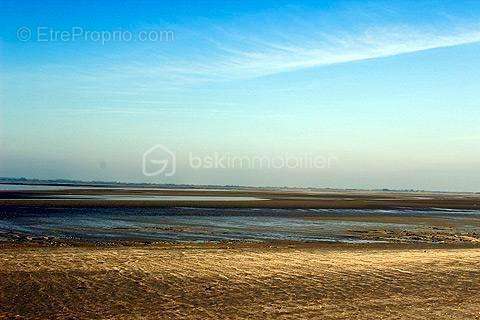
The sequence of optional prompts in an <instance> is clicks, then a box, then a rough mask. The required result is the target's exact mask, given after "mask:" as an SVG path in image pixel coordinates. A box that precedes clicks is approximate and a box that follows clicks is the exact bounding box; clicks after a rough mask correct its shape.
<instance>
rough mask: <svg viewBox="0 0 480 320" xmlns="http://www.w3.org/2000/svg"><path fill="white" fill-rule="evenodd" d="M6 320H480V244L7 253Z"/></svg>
mask: <svg viewBox="0 0 480 320" xmlns="http://www.w3.org/2000/svg"><path fill="white" fill-rule="evenodd" d="M0 279H1V281H0V318H4V319H9V318H12V319H169V318H171V319H247V318H248V319H252V318H253V319H265V318H267V319H268V318H270V319H279V318H280V319H305V318H309V319H380V318H381V319H478V318H479V317H480V302H479V300H478V295H479V294H480V280H479V279H480V248H479V247H475V246H473V245H469V246H458V245H457V246H454V245H436V246H433V245H420V244H363V245H359V244H357V245H348V244H330V245H329V244H307V243H303V244H302V243H290V244H289V243H284V244H275V243H250V244H248V243H242V244H239V243H231V244H228V243H227V244H214V243H210V244H190V245H181V244H164V245H152V246H135V245H134V246H124V247H122V246H111V247H108V246H103V247H98V246H92V245H76V246H66V247H61V246H60V247H51V246H35V245H31V244H30V245H28V244H27V245H11V244H7V245H5V246H4V247H2V248H1V249H0Z"/></svg>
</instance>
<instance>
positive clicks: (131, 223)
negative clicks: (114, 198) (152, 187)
mask: <svg viewBox="0 0 480 320" xmlns="http://www.w3.org/2000/svg"><path fill="white" fill-rule="evenodd" d="M372 213H375V214H376V215H389V216H392V215H394V216H395V215H396V216H427V217H442V218H446V219H454V220H455V219H463V218H465V217H471V216H472V215H477V216H478V217H480V212H479V211H475V212H472V211H465V212H463V211H455V212H452V211H439V210H430V211H428V210H427V211H425V210H423V211H414V210H373V211H372V210H345V209H201V208H45V207H16V208H0V234H1V233H4V234H5V233H9V234H12V233H19V234H23V235H32V236H53V237H57V238H70V239H72V238H73V239H83V240H92V241H99V240H103V241H105V240H109V239H110V240H142V241H143V240H145V241H222V240H244V241H245V240H249V241H267V240H293V241H340V242H361V241H363V240H362V239H360V238H356V237H355V236H352V235H349V234H348V230H352V229H354V230H372V229H389V230H414V229H415V228H417V227H419V226H418V225H415V224H402V223H379V222H363V221H348V219H343V220H315V219H312V217H315V216H321V215H328V216H332V215H334V216H336V215H338V216H343V217H346V218H347V217H348V216H358V215H365V214H372ZM466 229H468V225H466V226H465V230H466Z"/></svg>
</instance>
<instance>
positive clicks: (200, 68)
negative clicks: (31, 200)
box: [0, 1, 480, 192]
mask: <svg viewBox="0 0 480 320" xmlns="http://www.w3.org/2000/svg"><path fill="white" fill-rule="evenodd" d="M97 36H98V37H97ZM143 36H147V38H144V39H142V37H143ZM107 37H108V39H107ZM148 37H150V38H148ZM479 50H480V2H476V1H455V2H454V1H424V2H423V1H422V2H418V1H371V2H370V1H321V2H318V1H302V2H298V3H293V4H292V2H287V1H261V2H259V1H242V2H238V3H237V2H224V1H221V2H217V1H208V2H197V3H195V4H192V3H188V2H178V1H164V2H162V3H157V4H154V3H152V2H142V1H135V2H133V1H132V2H126V3H123V4H117V5H115V6H112V4H111V3H108V2H102V3H96V4H93V3H89V2H78V3H60V2H56V1H51V2H48V1H47V2H44V3H30V2H14V1H2V2H1V4H0V106H1V108H0V151H1V152H0V176H6V177H7V176H8V177H29V178H37V179H62V178H63V179H72V180H84V181H89V180H97V181H98V180H101V181H124V182H145V183H172V184H203V185H248V186H290V187H330V188H357V189H382V188H388V189H419V190H438V191H476V192H478V191H480V173H479V172H478V167H479V165H480V130H479V129H478V124H479V123H480V108H479V107H480V95H479V92H480V81H479V80H480V56H479V55H478V52H479ZM156 146H161V148H160V149H158V148H157V149H155V147H156ZM149 150H153V151H154V152H157V153H155V154H154V155H153V156H151V155H150V154H148V152H149ZM158 151H160V153H159V152H158ZM146 154H147V156H146ZM172 155H173V158H172V159H173V160H172V159H170V158H168V157H171V156H172ZM164 160H169V162H168V163H167V164H166V165H165V167H164V168H163V169H164V170H163V171H162V170H157V171H162V172H159V173H158V174H154V173H155V172H156V171H155V166H157V167H158V166H160V167H161V166H162V165H163V164H164V163H163V162H164ZM172 164H173V167H172ZM150 166H151V167H150ZM152 168H153V169H152Z"/></svg>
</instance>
